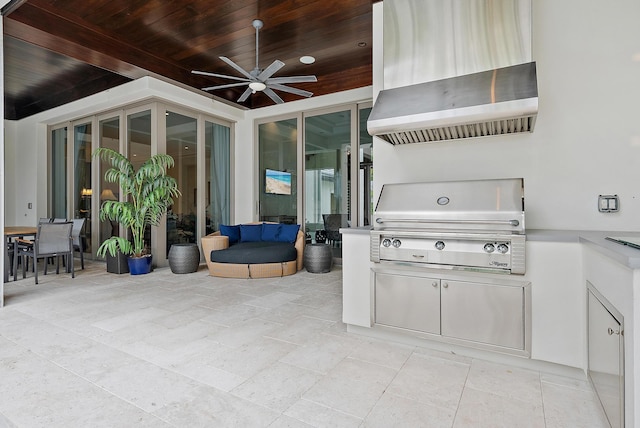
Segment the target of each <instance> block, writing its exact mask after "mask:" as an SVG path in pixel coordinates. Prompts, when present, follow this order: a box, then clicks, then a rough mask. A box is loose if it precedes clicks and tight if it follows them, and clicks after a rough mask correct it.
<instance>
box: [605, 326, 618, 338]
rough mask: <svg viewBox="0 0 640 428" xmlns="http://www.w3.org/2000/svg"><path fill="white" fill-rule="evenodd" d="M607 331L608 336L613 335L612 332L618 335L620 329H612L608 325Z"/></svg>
mask: <svg viewBox="0 0 640 428" xmlns="http://www.w3.org/2000/svg"><path fill="white" fill-rule="evenodd" d="M607 333H609V336H612V335H614V334H617V335H620V330H614V329H612V328H611V327H609V328H608V329H607Z"/></svg>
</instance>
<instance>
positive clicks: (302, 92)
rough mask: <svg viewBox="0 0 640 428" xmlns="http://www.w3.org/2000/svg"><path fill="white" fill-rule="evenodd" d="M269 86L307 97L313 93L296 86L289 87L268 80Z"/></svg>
mask: <svg viewBox="0 0 640 428" xmlns="http://www.w3.org/2000/svg"><path fill="white" fill-rule="evenodd" d="M269 87H270V88H271V89H277V90H278V91H282V92H289V93H290V94H295V95H300V96H301V97H307V98H309V97H310V96H312V95H313V92H309V91H304V90H302V89H298V88H291V87H289V86H284V85H280V84H279V83H271V82H269Z"/></svg>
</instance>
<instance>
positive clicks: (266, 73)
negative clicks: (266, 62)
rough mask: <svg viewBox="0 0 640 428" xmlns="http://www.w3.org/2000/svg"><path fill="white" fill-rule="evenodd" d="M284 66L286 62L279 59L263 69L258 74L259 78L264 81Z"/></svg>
mask: <svg viewBox="0 0 640 428" xmlns="http://www.w3.org/2000/svg"><path fill="white" fill-rule="evenodd" d="M282 67H284V62H282V61H280V60H279V59H277V60H275V61H273V62H272V63H271V65H270V66H269V67H267V68H265V69H264V70H262V73H260V74H259V75H258V80H260V81H262V82H264V81H265V80H267V79H268V78H269V77H271V76H273V75H274V74H276V72H277V71H278V70H280V69H281V68H282Z"/></svg>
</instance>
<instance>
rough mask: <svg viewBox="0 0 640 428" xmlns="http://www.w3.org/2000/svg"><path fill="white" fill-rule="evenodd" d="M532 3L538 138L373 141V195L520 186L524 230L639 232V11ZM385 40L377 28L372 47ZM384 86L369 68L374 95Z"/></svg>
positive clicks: (625, 4)
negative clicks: (604, 204)
mask: <svg viewBox="0 0 640 428" xmlns="http://www.w3.org/2000/svg"><path fill="white" fill-rule="evenodd" d="M532 3H533V59H534V60H535V61H536V63H537V71H538V91H539V97H540V101H539V110H540V111H539V114H538V119H537V122H536V126H535V130H534V132H533V133H532V134H519V135H514V136H497V137H484V138H477V139H469V140H457V141H450V142H443V143H423V144H412V145H407V146H402V147H394V146H391V145H390V144H388V143H386V142H384V141H382V140H379V139H377V138H375V139H374V140H375V142H374V165H375V174H374V177H375V178H374V187H375V192H376V195H377V194H378V193H379V190H380V188H381V186H382V185H383V184H384V183H393V182H411V181H429V180H462V179H480V178H499V177H524V179H525V202H526V216H527V219H526V220H527V228H528V229H541V228H543V229H585V230H618V231H620V230H638V229H639V228H640V217H639V215H638V214H639V213H640V26H639V25H638V24H637V21H638V18H640V2H638V1H637V0H620V1H618V2H616V4H615V5H613V4H611V3H610V2H603V1H596V2H588V3H585V2H582V1H580V0H564V1H552V0H535V1H534V2H532ZM381 9H382V3H377V4H375V5H374V16H376V15H377V14H381V12H380V10H381ZM381 31H382V30H381V20H380V19H377V20H375V19H374V34H375V35H377V36H376V37H377V38H374V40H379V41H381V38H380V37H379V35H380V34H381ZM383 54H384V52H382V44H381V43H380V42H378V43H376V44H375V45H374V58H379V57H381V56H382V55H383ZM374 64H375V63H374ZM381 79H382V76H381V68H380V67H374V88H376V89H377V88H379V87H380V86H381ZM599 194H618V195H619V197H620V212H619V213H615V214H602V213H599V212H598V211H597V197H598V195H599ZM376 197H377V196H376Z"/></svg>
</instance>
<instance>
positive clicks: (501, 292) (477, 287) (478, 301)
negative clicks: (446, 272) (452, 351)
mask: <svg viewBox="0 0 640 428" xmlns="http://www.w3.org/2000/svg"><path fill="white" fill-rule="evenodd" d="M525 299H526V296H525V288H524V286H520V285H516V286H512V285H495V284H487V283H478V282H465V281H448V280H443V281H442V297H441V305H442V307H441V310H442V328H441V334H442V335H443V336H445V337H451V338H456V339H461V340H469V341H472V342H477V343H481V344H487V345H496V346H501V347H505V348H509V349H518V350H524V349H525V329H526V326H525V306H526V300H525Z"/></svg>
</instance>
